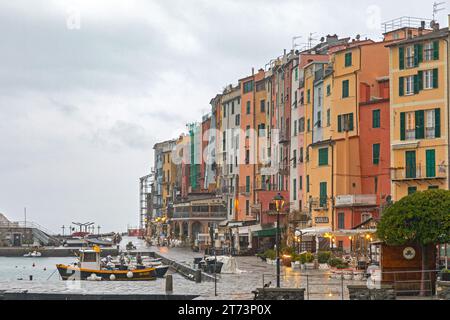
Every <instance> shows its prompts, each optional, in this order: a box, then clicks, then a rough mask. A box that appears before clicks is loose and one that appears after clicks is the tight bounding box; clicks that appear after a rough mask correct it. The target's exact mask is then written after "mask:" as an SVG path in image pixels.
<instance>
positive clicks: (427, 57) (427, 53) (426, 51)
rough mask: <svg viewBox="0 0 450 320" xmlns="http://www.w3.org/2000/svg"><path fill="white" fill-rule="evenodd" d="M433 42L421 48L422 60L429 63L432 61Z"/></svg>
mask: <svg viewBox="0 0 450 320" xmlns="http://www.w3.org/2000/svg"><path fill="white" fill-rule="evenodd" d="M433 49H434V48H433V42H427V43H425V45H424V46H423V60H424V61H431V60H433Z"/></svg>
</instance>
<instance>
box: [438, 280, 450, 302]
mask: <svg viewBox="0 0 450 320" xmlns="http://www.w3.org/2000/svg"><path fill="white" fill-rule="evenodd" d="M436 294H437V297H438V299H439V300H450V281H437V282H436Z"/></svg>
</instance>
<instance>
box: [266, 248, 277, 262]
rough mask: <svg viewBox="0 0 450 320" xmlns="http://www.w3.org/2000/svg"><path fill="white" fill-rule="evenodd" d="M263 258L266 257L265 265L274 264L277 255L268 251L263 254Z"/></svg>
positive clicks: (271, 250) (273, 251) (270, 250)
mask: <svg viewBox="0 0 450 320" xmlns="http://www.w3.org/2000/svg"><path fill="white" fill-rule="evenodd" d="M264 256H265V257H266V262H267V264H274V262H275V263H276V257H277V253H276V252H275V250H273V249H268V250H266V251H265V252H264Z"/></svg>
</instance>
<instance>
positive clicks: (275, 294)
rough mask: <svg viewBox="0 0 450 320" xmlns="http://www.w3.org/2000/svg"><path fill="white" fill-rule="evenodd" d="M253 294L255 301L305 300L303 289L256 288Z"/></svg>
mask: <svg viewBox="0 0 450 320" xmlns="http://www.w3.org/2000/svg"><path fill="white" fill-rule="evenodd" d="M253 293H254V294H255V300H305V289H304V288H299V289H288V288H258V289H256V291H253Z"/></svg>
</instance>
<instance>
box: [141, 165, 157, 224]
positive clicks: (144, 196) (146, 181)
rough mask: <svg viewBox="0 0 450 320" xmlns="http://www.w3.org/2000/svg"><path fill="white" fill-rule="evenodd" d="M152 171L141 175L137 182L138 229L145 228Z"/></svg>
mask: <svg viewBox="0 0 450 320" xmlns="http://www.w3.org/2000/svg"><path fill="white" fill-rule="evenodd" d="M153 177H154V175H153V173H150V174H148V175H146V176H143V177H141V178H140V179H139V180H140V183H139V229H140V230H143V229H144V228H145V224H146V223H145V222H146V218H147V215H148V209H149V208H148V198H149V197H150V196H151V189H152V184H153Z"/></svg>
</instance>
